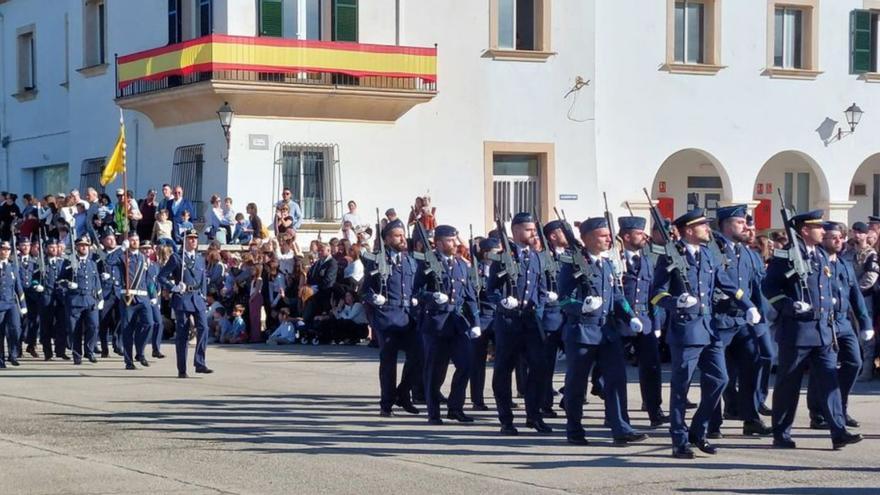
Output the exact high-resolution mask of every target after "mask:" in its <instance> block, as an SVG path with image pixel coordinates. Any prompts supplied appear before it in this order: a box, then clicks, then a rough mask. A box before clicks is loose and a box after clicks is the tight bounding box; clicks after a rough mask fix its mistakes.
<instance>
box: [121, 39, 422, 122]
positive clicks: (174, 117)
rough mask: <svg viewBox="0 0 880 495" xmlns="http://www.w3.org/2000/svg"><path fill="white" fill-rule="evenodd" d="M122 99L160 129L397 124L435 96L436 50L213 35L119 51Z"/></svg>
mask: <svg viewBox="0 0 880 495" xmlns="http://www.w3.org/2000/svg"><path fill="white" fill-rule="evenodd" d="M116 77H117V86H116V102H117V103H118V104H119V106H121V107H122V108H126V109H131V110H136V111H138V112H141V113H143V114H145V115H147V116H148V117H149V118H150V120H152V121H153V124H154V125H155V126H156V127H167V126H172V125H182V124H188V123H192V122H199V121H204V120H208V119H213V118H216V114H215V112H216V110H217V107H218V106H219V105H220V104H221V103H223V102H224V101H228V102H229V103H230V105H232V107H233V108H235V110H236V112H237V113H238V114H239V115H242V116H253V117H273V118H291V119H330V120H359V121H375V122H394V121H396V120H397V119H398V118H400V117H401V116H402V115H403V114H405V113H406V112H408V111H409V110H410V109H411V108H413V107H414V106H416V105H418V104H420V103H425V102H428V101H430V100H431V99H432V98H434V96H435V95H436V94H437V49H436V48H417V47H405V46H386V45H367V44H361V43H340V42H326V41H304V40H289V39H281V38H268V37H260V38H256V37H243V36H225V35H210V36H205V37H202V38H197V39H194V40H190V41H186V42H183V43H178V44H175V45H169V46H165V47H161V48H156V49H152V50H147V51H143V52H139V53H134V54H131V55H125V56H120V57H118V58H117V60H116Z"/></svg>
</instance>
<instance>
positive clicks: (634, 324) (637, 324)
mask: <svg viewBox="0 0 880 495" xmlns="http://www.w3.org/2000/svg"><path fill="white" fill-rule="evenodd" d="M643 328H644V325H642V320H640V319H638V318H630V319H629V329H630V330H632V331H633V332H635V333H642V329H643Z"/></svg>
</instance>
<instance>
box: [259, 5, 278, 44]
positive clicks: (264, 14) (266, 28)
mask: <svg viewBox="0 0 880 495" xmlns="http://www.w3.org/2000/svg"><path fill="white" fill-rule="evenodd" d="M281 26H282V16H281V0H260V36H277V37H281V34H282V28H281Z"/></svg>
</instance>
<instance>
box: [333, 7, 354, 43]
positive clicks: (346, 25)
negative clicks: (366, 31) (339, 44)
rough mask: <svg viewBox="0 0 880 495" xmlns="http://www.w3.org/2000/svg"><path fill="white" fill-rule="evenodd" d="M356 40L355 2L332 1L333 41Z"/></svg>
mask: <svg viewBox="0 0 880 495" xmlns="http://www.w3.org/2000/svg"><path fill="white" fill-rule="evenodd" d="M357 40H358V4H357V0H334V2H333V41H354V42H357Z"/></svg>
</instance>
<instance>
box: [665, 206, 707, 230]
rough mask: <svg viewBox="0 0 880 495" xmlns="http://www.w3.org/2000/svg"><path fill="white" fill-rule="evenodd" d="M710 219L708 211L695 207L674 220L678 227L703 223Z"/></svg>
mask: <svg viewBox="0 0 880 495" xmlns="http://www.w3.org/2000/svg"><path fill="white" fill-rule="evenodd" d="M708 222H709V220H708V219H706V213H705V212H704V211H703V209H702V208H694V209H693V210H691V211H689V212H687V213H685V214H684V215H682V216H680V217H678V218H676V219H675V221H674V222H673V223H674V224H675V226H676V227H678V228H683V227H690V226H691V225H700V224H702V223H708Z"/></svg>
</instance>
